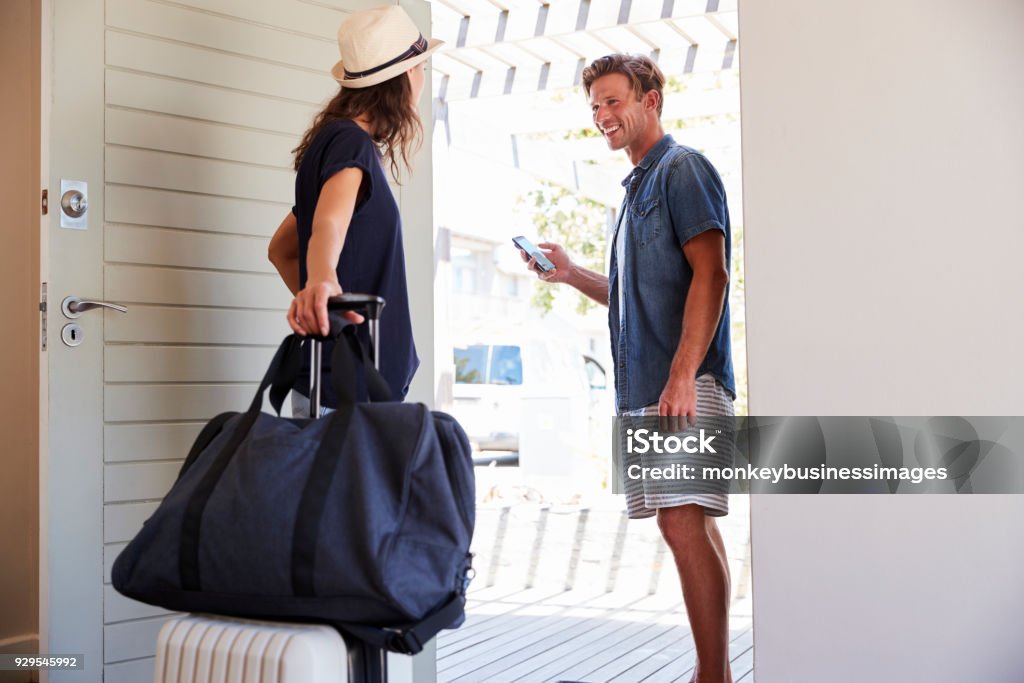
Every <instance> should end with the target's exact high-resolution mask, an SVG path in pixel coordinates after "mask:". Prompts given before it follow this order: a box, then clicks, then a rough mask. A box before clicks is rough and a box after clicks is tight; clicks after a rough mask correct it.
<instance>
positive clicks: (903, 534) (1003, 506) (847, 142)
mask: <svg viewBox="0 0 1024 683" xmlns="http://www.w3.org/2000/svg"><path fill="white" fill-rule="evenodd" d="M1021 27H1024V4H1022V3H1020V2H1018V1H1017V0H971V1H968V0H941V1H939V2H935V1H934V0H901V2H898V3H892V2H887V1H885V0H858V1H857V2H853V1H852V0H844V1H842V2H836V3H819V4H814V5H809V4H808V3H806V2H800V1H798V0H775V1H773V2H771V3H757V2H751V3H743V4H742V5H741V7H740V33H741V35H742V43H743V72H742V77H741V97H742V121H743V123H742V130H743V157H744V164H743V166H744V174H743V175H744V177H743V183H744V201H745V204H744V208H745V217H746V225H745V232H746V254H745V259H746V260H745V264H746V284H747V334H748V340H747V343H748V358H749V372H750V375H749V387H750V407H751V414H757V415H1015V414H1016V415H1021V414H1022V413H1024V399H1022V394H1021V389H1020V387H1021V386H1022V384H1024V357H1022V356H1021V353H1020V349H1021V348H1024V319H1022V317H1021V315H1020V297H1021V292H1024V270H1022V269H1021V267H1020V264H1019V258H1020V254H1021V253H1022V251H1024V212H1022V211H1021V210H1020V208H1019V206H1018V201H1019V196H1020V191H1021V188H1022V187H1024V125H1022V121H1024V88H1022V87H1021V80H1020V74H1021V73H1022V71H1024V42H1022V41H1021V40H1020V29H1021ZM751 508H752V518H753V519H752V535H753V567H754V578H753V581H754V584H755V586H754V629H755V630H754V633H755V641H754V642H755V673H756V677H757V681H758V683H776V682H780V683H781V682H785V683H801V682H804V681H807V682H811V681H825V680H827V681H830V682H836V683H840V682H843V681H866V680H871V681H898V680H928V681H936V682H939V681H950V682H952V681H966V680H985V681H992V682H1000V681H1005V682H1007V683H1009V682H1010V681H1020V680H1021V678H1020V677H1021V671H1022V670H1024V652H1022V650H1021V649H1020V642H1019V632H1020V626H1019V615H1020V614H1021V613H1022V612H1024V588H1022V587H1021V584H1020V580H1019V576H1020V567H1021V566H1022V565H1024V534H1021V533H1020V528H1019V524H1020V520H1021V519H1024V496H1019V495H1018V496H954V495H932V496H893V497H888V496H856V497H854V496H758V497H755V498H754V500H752V505H751Z"/></svg>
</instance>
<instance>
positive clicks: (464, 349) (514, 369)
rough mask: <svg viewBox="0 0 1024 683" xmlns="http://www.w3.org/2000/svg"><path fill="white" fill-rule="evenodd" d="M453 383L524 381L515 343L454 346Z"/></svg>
mask: <svg viewBox="0 0 1024 683" xmlns="http://www.w3.org/2000/svg"><path fill="white" fill-rule="evenodd" d="M455 383H456V384H503V385H520V384H522V383H523V360H522V354H521V353H520V350H519V347H518V346H511V345H500V346H489V345H486V344H474V345H472V346H461V347H456V348H455Z"/></svg>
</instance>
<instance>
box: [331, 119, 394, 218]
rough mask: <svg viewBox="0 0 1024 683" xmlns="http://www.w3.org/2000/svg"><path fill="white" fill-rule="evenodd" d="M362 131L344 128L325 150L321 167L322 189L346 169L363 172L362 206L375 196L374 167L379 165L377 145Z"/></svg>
mask: <svg viewBox="0 0 1024 683" xmlns="http://www.w3.org/2000/svg"><path fill="white" fill-rule="evenodd" d="M360 133H361V131H355V130H352V129H350V128H342V129H341V130H339V132H338V133H337V134H336V135H335V136H334V138H333V139H332V140H331V141H330V142H329V143H328V144H327V147H326V148H325V149H324V156H323V163H322V164H321V166H320V176H319V181H320V187H321V188H322V187H323V186H324V183H326V182H327V181H328V180H330V179H331V178H332V177H333V176H334V174H336V173H338V172H339V171H342V170H344V169H346V168H358V169H360V170H361V171H362V172H363V180H362V190H363V194H362V196H361V198H360V205H361V204H363V203H365V202H366V201H367V200H369V199H370V197H371V195H372V194H373V172H372V169H373V166H374V165H375V164H379V163H380V161H379V159H378V152H377V147H376V145H374V144H373V142H371V141H370V138H369V137H368V136H367V135H365V134H360Z"/></svg>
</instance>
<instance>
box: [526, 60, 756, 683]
mask: <svg viewBox="0 0 1024 683" xmlns="http://www.w3.org/2000/svg"><path fill="white" fill-rule="evenodd" d="M664 83H665V77H664V76H663V75H662V73H661V71H660V70H659V69H658V67H657V65H656V64H655V63H654V62H653V61H651V60H650V59H648V58H646V57H642V56H632V55H618V54H617V55H609V56H607V57H602V58H600V59H598V60H596V61H595V62H593V63H592V64H591V65H590V66H589V67H587V68H586V69H585V70H584V71H583V89H584V91H585V93H586V95H587V98H588V101H589V103H590V107H591V112H592V113H593V119H594V124H595V125H596V126H597V129H598V131H600V132H601V134H602V135H603V136H604V138H605V140H606V141H607V143H608V146H609V147H610V148H611V149H621V150H624V151H625V152H626V154H627V156H629V160H630V161H631V162H632V163H633V165H634V166H635V168H634V169H633V172H632V173H630V175H629V176H628V177H627V178H626V179H625V180H624V181H623V183H622V184H623V186H625V188H626V196H625V199H624V201H623V204H622V208H621V211H620V214H619V221H618V224H617V225H616V229H615V232H614V234H613V237H612V254H611V266H610V270H609V275H608V276H607V277H605V276H604V275H602V274H600V273H595V272H593V271H590V270H586V269H584V268H581V267H579V266H577V265H576V264H574V263H573V262H572V260H571V259H570V257H569V255H568V254H567V253H566V252H565V251H564V250H563V249H562V248H561V247H560V246H559V245H557V244H553V243H550V242H543V243H541V244H539V245H538V246H539V247H540V248H541V249H542V250H543V251H544V253H545V254H546V255H547V257H548V258H549V259H550V260H551V261H552V262H553V263H554V265H555V268H554V269H553V270H550V271H549V272H547V273H542V272H540V271H538V273H537V274H538V276H539V277H540V278H541V279H542V280H544V281H546V282H552V283H558V282H562V283H566V284H568V285H570V286H572V287H575V288H576V289H578V290H579V291H580V292H582V293H583V294H585V295H586V296H588V297H590V298H591V299H593V300H595V301H597V302H598V303H600V304H602V305H605V306H608V323H609V327H610V329H611V340H612V356H613V359H614V364H615V365H614V367H615V380H616V381H615V393H616V408H617V411H618V413H619V414H620V415H624V416H625V415H628V416H638V415H661V416H676V418H675V419H676V420H677V421H681V420H682V419H683V417H682V416H686V418H688V420H689V421H692V420H694V419H696V418H698V417H706V416H719V417H721V416H732V415H733V408H732V401H733V400H734V399H735V397H736V390H735V381H734V379H733V371H732V358H731V353H730V342H729V304H728V289H729V263H730V239H731V234H730V225H729V211H728V208H727V207H726V198H725V190H724V189H723V187H722V181H721V179H720V178H719V176H718V173H717V172H716V171H715V169H714V168H713V167H712V166H711V164H710V163H709V162H708V160H707V159H706V158H704V156H703V155H701V154H700V153H698V152H697V151H696V150H693V149H690V148H689V147H684V146H682V145H678V144H676V142H675V141H674V140H673V139H672V136H670V135H666V134H665V132H664V130H663V129H662V125H661V120H660V119H661V111H662V89H663V87H664ZM525 259H526V256H525V255H524V260H525ZM528 264H529V267H530V268H531V269H535V264H536V259H535V258H531V259H529V261H528ZM730 457H731V455H730ZM729 464H731V463H729ZM625 481H626V497H627V507H628V511H629V516H630V517H631V518H634V519H637V518H644V517H652V516H655V515H657V518H658V526H659V528H660V530H661V533H662V535H663V536H664V538H665V541H666V543H667V544H668V546H669V548H670V549H671V550H672V554H673V556H674V558H675V562H676V567H677V569H678V571H679V577H680V580H681V582H682V587H683V600H684V602H685V603H686V609H687V613H688V616H689V620H690V628H691V630H692V631H693V637H694V642H695V644H696V649H697V666H696V669H695V672H694V676H693V679H692V680H693V681H696V683H724V682H731V680H732V674H731V671H730V669H729V657H728V642H729V639H728V633H729V630H728V613H729V597H730V589H729V566H728V560H727V558H726V554H725V546H724V543H723V542H722V537H721V534H720V533H719V531H718V526H717V524H716V522H715V517H716V516H722V515H725V514H727V513H728V506H729V499H728V495H727V494H726V493H724V492H720V493H711V494H708V493H704V492H701V493H688V492H681V491H678V490H676V491H670V492H667V493H666V492H664V491H661V492H659V491H657V489H655V488H654V487H651V486H646V485H645V482H643V481H637V480H634V479H632V478H630V477H626V478H625ZM645 489H646V490H645Z"/></svg>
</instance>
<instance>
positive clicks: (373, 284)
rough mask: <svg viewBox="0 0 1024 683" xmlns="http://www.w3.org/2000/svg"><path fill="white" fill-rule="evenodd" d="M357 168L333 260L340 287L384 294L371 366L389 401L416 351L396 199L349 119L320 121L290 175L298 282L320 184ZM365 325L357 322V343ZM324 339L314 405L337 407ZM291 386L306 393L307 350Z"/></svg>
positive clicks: (405, 380)
mask: <svg viewBox="0 0 1024 683" xmlns="http://www.w3.org/2000/svg"><path fill="white" fill-rule="evenodd" d="M353 167H354V168H359V169H362V171H363V183H362V186H361V188H360V192H359V198H358V199H357V201H356V208H355V213H354V214H353V216H352V222H351V223H350V224H349V226H348V233H347V234H346V236H345V245H344V247H343V248H342V250H341V258H339V259H338V282H339V283H340V284H341V289H342V291H344V292H352V293H361V294H376V295H378V296H382V297H384V300H385V302H386V303H385V305H384V310H383V311H382V313H381V318H380V359H379V360H378V366H379V368H380V372H381V374H382V375H384V378H385V379H386V380H387V381H388V385H389V386H390V387H391V394H392V396H393V397H394V398H395V400H401V399H403V398H405V395H406V393H407V392H408V391H409V383H410V382H411V381H412V377H413V375H414V374H415V373H416V368H418V367H419V363H420V361H419V357H418V356H417V355H416V345H415V343H414V342H413V338H412V320H411V317H410V314H409V294H408V290H407V286H406V280H405V251H404V249H403V248H402V221H401V217H400V216H399V213H398V204H396V203H395V197H394V195H393V194H391V188H390V187H388V179H387V176H386V175H385V173H384V167H383V165H382V160H381V154H380V151H379V150H378V148H377V145H376V144H375V143H374V142H373V140H372V139H371V138H370V136H369V135H368V134H367V133H366V131H364V130H363V129H362V128H360V127H359V126H358V125H356V123H354V122H353V121H351V120H349V119H339V120H336V121H331V122H330V123H328V124H326V125H325V126H324V127H323V128H321V129H320V131H319V132H318V133H317V134H316V137H314V138H313V141H312V143H310V145H309V148H308V149H307V150H306V153H305V154H304V155H303V157H302V162H301V163H300V164H299V170H298V173H297V174H296V177H295V206H294V207H293V208H292V213H294V214H295V218H296V221H297V223H298V232H299V286H300V287H305V286H306V279H307V277H308V272H307V270H306V252H307V250H308V248H309V239H310V237H311V236H312V234H313V212H314V211H315V210H316V203H317V200H318V199H319V198H320V190H321V189H322V188H323V186H324V183H326V182H327V181H328V180H330V178H331V176H333V175H334V174H335V173H337V172H338V171H340V170H342V169H345V168H353ZM366 328H367V326H366V325H361V326H360V330H359V332H360V335H361V337H362V339H363V341H364V343H366V342H368V338H369V332H368V331H367V329H366ZM330 354H331V345H330V344H325V345H324V350H323V370H324V372H323V377H322V382H321V386H322V387H323V390H322V396H321V399H322V405H325V406H329V407H331V408H333V407H336V406H337V399H336V397H335V395H334V390H333V388H332V387H331V384H330V374H329V373H330ZM295 388H296V390H298V391H299V393H301V394H303V395H308V394H309V356H308V354H305V361H304V362H303V367H302V372H301V373H300V375H299V380H298V382H297V383H296V387H295Z"/></svg>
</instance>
